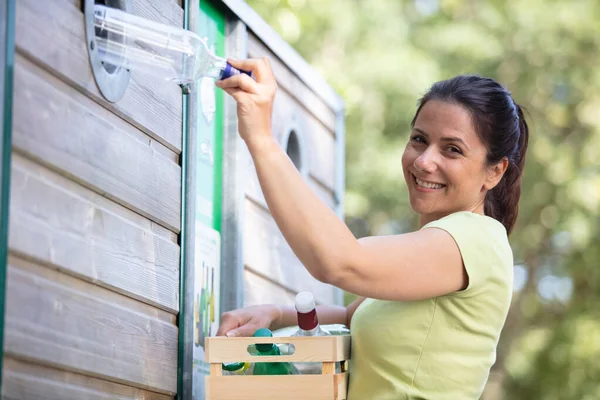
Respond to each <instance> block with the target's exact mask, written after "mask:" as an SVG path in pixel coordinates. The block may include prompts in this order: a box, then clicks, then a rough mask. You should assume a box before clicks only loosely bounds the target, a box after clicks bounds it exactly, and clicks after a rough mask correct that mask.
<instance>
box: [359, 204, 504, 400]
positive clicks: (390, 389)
mask: <svg viewBox="0 0 600 400" xmlns="http://www.w3.org/2000/svg"><path fill="white" fill-rule="evenodd" d="M434 227H435V228H441V229H443V230H445V231H446V232H448V233H449V234H450V235H452V237H453V238H454V240H455V241H456V243H457V245H458V248H459V249H460V252H461V255H462V259H463V263H464V266H465V269H466V271H467V274H468V276H469V284H468V287H467V288H466V289H464V290H462V291H459V292H455V293H452V294H449V295H445V296H440V297H436V298H432V299H427V300H421V301H412V302H400V301H383V300H374V299H366V300H365V301H364V302H363V303H362V304H361V305H360V306H359V307H358V309H357V310H356V312H355V313H354V316H353V318H352V323H351V330H352V359H351V367H350V384H349V391H348V400H370V399H374V400H417V399H419V400H463V399H465V400H467V399H468V400H475V399H479V397H480V396H481V393H482V391H483V388H484V386H485V383H486V381H487V378H488V375H489V371H490V368H491V366H492V364H494V362H495V360H496V346H497V344H498V339H499V337H500V331H501V330H502V327H503V326H504V322H505V320H506V316H507V314H508V308H509V306H510V301H511V297H512V284H513V255H512V250H511V248H510V245H509V243H508V237H507V234H506V230H505V228H504V226H502V224H501V223H500V222H498V221H496V220H495V219H492V218H490V217H486V216H483V215H478V214H474V213H470V212H458V213H454V214H451V215H448V216H446V217H444V218H441V219H439V220H437V221H434V222H431V223H429V224H427V225H425V226H424V227H423V228H422V229H427V228H434ZM431 251H435V249H431Z"/></svg>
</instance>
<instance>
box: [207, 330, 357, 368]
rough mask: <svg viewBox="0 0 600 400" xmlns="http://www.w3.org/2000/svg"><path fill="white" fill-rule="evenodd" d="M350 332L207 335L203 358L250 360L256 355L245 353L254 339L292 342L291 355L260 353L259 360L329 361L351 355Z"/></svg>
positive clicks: (217, 360) (222, 361)
mask: <svg viewBox="0 0 600 400" xmlns="http://www.w3.org/2000/svg"><path fill="white" fill-rule="evenodd" d="M350 341H351V337H350V335H340V336H317V337H307V336H305V337H269V338H264V337H261V338H255V337H239V338H229V337H224V336H222V337H211V338H206V349H207V350H206V357H205V359H206V361H207V362H209V363H211V364H213V363H227V362H236V361H244V362H252V361H256V360H257V358H256V356H254V355H251V354H250V353H248V346H250V345H252V344H256V343H280V344H282V343H286V344H292V345H294V348H295V351H294V354H292V355H281V356H260V361H261V362H278V361H281V362H329V363H332V364H333V363H334V362H336V361H344V360H349V359H350Z"/></svg>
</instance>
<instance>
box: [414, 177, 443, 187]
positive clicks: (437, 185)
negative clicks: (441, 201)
mask: <svg viewBox="0 0 600 400" xmlns="http://www.w3.org/2000/svg"><path fill="white" fill-rule="evenodd" d="M415 179H416V181H417V185H419V186H422V187H424V188H427V189H441V188H443V187H444V186H446V185H442V184H440V183H431V182H425V181H422V180H420V179H419V178H417V177H415Z"/></svg>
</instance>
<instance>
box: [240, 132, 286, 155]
mask: <svg viewBox="0 0 600 400" xmlns="http://www.w3.org/2000/svg"><path fill="white" fill-rule="evenodd" d="M246 146H248V150H249V151H250V154H251V155H252V157H256V156H258V155H260V154H266V153H271V152H273V151H276V150H278V149H279V144H278V143H277V140H275V137H274V136H273V134H272V133H270V132H269V133H264V134H261V135H254V137H252V138H249V139H247V140H246Z"/></svg>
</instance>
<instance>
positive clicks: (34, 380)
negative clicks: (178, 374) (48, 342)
mask: <svg viewBox="0 0 600 400" xmlns="http://www.w3.org/2000/svg"><path fill="white" fill-rule="evenodd" d="M2 374H3V382H2V398H3V399H4V400H29V399H36V400H114V399H119V400H140V399H143V400H171V399H172V397H171V396H168V395H165V394H158V393H154V392H150V391H146V390H142V389H138V388H134V387H130V386H125V385H121V384H118V383H113V382H108V381H105V380H101V379H97V378H92V377H89V376H85V375H79V374H75V373H72V372H68V371H63V370H59V369H56V368H50V367H45V366H42V365H36V364H32V363H29V362H24V361H20V360H15V359H12V358H4V362H3V365H2Z"/></svg>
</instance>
